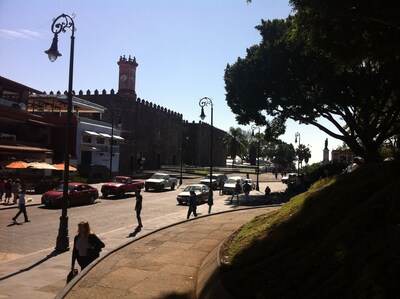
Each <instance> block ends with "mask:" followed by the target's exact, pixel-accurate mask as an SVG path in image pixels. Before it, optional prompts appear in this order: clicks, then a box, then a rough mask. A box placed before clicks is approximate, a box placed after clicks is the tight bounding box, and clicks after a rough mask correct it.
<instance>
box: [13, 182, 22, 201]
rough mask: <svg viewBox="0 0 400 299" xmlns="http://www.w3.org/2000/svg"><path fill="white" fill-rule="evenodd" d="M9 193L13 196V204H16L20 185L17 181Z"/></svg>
mask: <svg viewBox="0 0 400 299" xmlns="http://www.w3.org/2000/svg"><path fill="white" fill-rule="evenodd" d="M11 192H12V194H13V196H14V197H13V203H14V204H16V203H17V200H18V194H19V193H20V192H21V184H20V183H19V179H16V180H15V181H14V182H13V183H12V185H11Z"/></svg>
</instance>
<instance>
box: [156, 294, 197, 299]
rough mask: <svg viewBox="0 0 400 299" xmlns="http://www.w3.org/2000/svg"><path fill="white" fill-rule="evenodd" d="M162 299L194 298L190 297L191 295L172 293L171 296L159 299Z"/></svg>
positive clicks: (167, 295)
mask: <svg viewBox="0 0 400 299" xmlns="http://www.w3.org/2000/svg"><path fill="white" fill-rule="evenodd" d="M159 298H161V299H190V298H193V296H190V295H189V294H182V293H181V294H179V293H171V294H166V295H164V296H161V297H159Z"/></svg>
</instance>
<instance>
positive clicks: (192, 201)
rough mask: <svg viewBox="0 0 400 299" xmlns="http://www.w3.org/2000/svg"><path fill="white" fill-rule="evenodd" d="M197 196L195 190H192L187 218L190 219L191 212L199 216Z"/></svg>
mask: <svg viewBox="0 0 400 299" xmlns="http://www.w3.org/2000/svg"><path fill="white" fill-rule="evenodd" d="M196 210H197V196H196V193H195V192H194V191H190V198H189V209H188V213H187V218H186V219H189V217H190V214H192V212H193V215H194V217H197V212H196Z"/></svg>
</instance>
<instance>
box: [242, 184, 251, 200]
mask: <svg viewBox="0 0 400 299" xmlns="http://www.w3.org/2000/svg"><path fill="white" fill-rule="evenodd" d="M251 189H252V187H251V185H250V184H249V181H246V182H245V183H244V186H243V192H244V196H245V198H246V201H247V202H249V194H250V191H251Z"/></svg>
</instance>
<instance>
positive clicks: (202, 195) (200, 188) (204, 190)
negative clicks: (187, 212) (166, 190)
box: [176, 184, 210, 205]
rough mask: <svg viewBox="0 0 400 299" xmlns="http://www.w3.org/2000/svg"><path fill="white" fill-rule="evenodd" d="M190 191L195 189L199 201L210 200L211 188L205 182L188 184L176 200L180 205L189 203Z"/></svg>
mask: <svg viewBox="0 0 400 299" xmlns="http://www.w3.org/2000/svg"><path fill="white" fill-rule="evenodd" d="M190 191H194V192H195V193H196V197H197V203H198V204H200V203H203V202H206V201H208V196H209V193H210V188H209V187H208V186H206V185H203V184H193V185H189V186H187V187H186V188H185V189H183V191H182V192H181V193H179V194H178V196H177V198H176V200H177V201H178V203H179V204H180V205H182V204H187V203H189V198H190Z"/></svg>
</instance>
